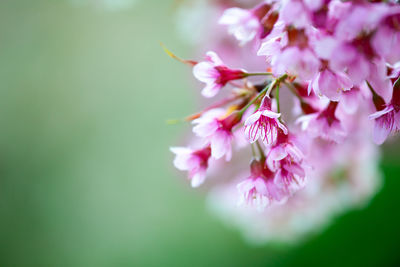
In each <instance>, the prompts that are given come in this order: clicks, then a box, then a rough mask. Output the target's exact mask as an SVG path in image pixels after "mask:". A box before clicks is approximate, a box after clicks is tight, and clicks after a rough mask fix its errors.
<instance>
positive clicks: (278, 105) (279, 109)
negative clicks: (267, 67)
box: [275, 85, 281, 113]
mask: <svg viewBox="0 0 400 267" xmlns="http://www.w3.org/2000/svg"><path fill="white" fill-rule="evenodd" d="M275 98H276V105H277V109H278V113H281V104H280V101H279V85H278V86H277V87H276V94H275Z"/></svg>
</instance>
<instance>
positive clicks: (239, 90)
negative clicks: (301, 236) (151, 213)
mask: <svg viewBox="0 0 400 267" xmlns="http://www.w3.org/2000/svg"><path fill="white" fill-rule="evenodd" d="M217 2H218V3H214V4H213V5H214V6H218V7H220V8H221V7H223V9H224V10H223V12H222V14H220V16H219V18H216V19H215V22H216V24H217V25H218V26H215V27H213V26H210V29H213V28H215V30H214V31H216V32H218V36H217V37H216V38H210V39H209V40H210V41H209V43H208V45H209V47H210V48H211V49H212V50H214V51H218V54H217V53H216V52H213V51H209V52H207V53H206V54H205V57H204V60H200V61H187V60H182V59H179V58H178V59H179V60H180V61H182V62H184V63H186V64H188V65H189V66H190V67H191V68H192V69H193V75H194V77H195V78H196V79H197V80H198V81H199V82H201V83H203V84H204V87H203V89H202V90H201V94H202V96H203V97H205V98H206V99H207V100H209V99H212V98H216V100H214V101H213V102H212V103H211V104H210V105H209V106H208V107H206V108H205V109H204V110H202V111H200V112H198V113H196V114H194V115H192V116H189V117H187V118H186V120H187V121H191V122H192V124H193V125H194V127H193V133H194V134H195V136H196V138H197V139H196V141H194V142H192V143H191V144H190V145H189V146H188V147H173V148H171V151H172V152H173V153H175V155H176V157H175V160H174V165H175V166H176V167H177V168H178V169H179V170H183V171H187V172H188V178H189V179H190V180H191V184H192V186H193V187H197V186H200V185H201V184H202V183H203V182H205V180H206V177H208V176H227V175H226V173H228V172H229V171H228V169H232V170H233V169H235V170H236V169H237V170H236V172H238V173H242V172H245V174H244V175H239V178H234V177H233V178H231V177H225V178H224V179H222V180H223V181H221V184H222V186H216V187H215V188H216V189H215V190H214V191H215V192H218V193H217V194H214V195H213V197H212V198H213V199H214V201H217V202H219V203H225V202H226V201H225V200H227V199H229V201H228V202H235V203H236V201H232V199H236V200H237V202H238V203H239V204H240V205H241V206H242V208H244V209H247V210H252V207H254V208H255V209H256V210H258V213H257V215H254V216H258V217H260V216H264V215H262V214H267V215H268V216H269V217H274V216H275V215H276V216H278V217H279V216H283V215H282V214H284V216H286V217H294V216H293V215H294V214H297V215H299V214H302V215H303V217H304V216H307V215H306V214H307V213H306V210H308V208H309V207H310V206H312V204H311V203H312V202H314V201H316V202H318V199H323V198H326V197H327V196H328V195H330V193H329V192H331V193H332V194H331V195H335V194H336V193H337V194H338V192H339V191H340V190H341V186H342V185H344V184H347V185H349V186H351V190H350V192H351V194H348V195H351V198H349V199H351V200H349V202H352V201H353V200H354V202H355V200H356V199H359V198H361V196H364V195H368V194H372V193H373V192H374V191H375V189H376V185H377V184H379V182H378V181H377V180H374V178H371V179H368V178H367V177H369V176H371V177H378V176H379V174H377V173H378V171H377V170H376V168H375V166H376V165H377V154H378V153H377V145H381V144H383V143H384V142H385V141H386V139H387V138H388V137H389V136H391V135H393V134H395V133H396V132H397V131H398V130H400V5H399V4H398V3H397V1H366V0H354V1H339V0H313V1H309V0H281V1H274V0H269V1H250V2H254V6H252V7H248V6H246V4H243V3H242V4H240V3H231V4H230V5H228V4H227V2H230V1H217ZM231 2H233V1H231ZM235 5H237V6H235ZM220 29H223V30H224V31H227V33H226V35H224V34H223V33H222V32H221V30H220ZM209 34H210V36H212V31H210V33H209ZM221 36H224V37H221ZM229 36H230V37H229ZM203 38H204V39H206V40H208V39H207V36H203ZM229 38H230V39H229ZM226 40H228V41H226ZM233 40H234V41H233ZM205 44H206V45H207V42H205ZM169 53H170V52H169ZM219 54H220V55H223V56H224V57H222V56H221V57H220V56H219ZM170 55H172V54H171V53H170ZM172 56H173V57H175V58H177V57H176V56H174V55H172ZM221 58H223V59H224V60H225V62H230V63H229V64H228V63H225V62H224V61H223V60H222V59H221ZM233 64H236V65H238V66H239V67H232V65H233ZM248 69H252V70H254V71H248ZM373 143H375V145H374V144H373ZM246 148H247V149H246ZM235 154H237V155H238V156H236V157H235ZM228 162H231V163H228ZM243 162H244V163H245V164H246V165H247V167H244V168H246V169H247V171H245V170H246V169H244V168H242V167H241V168H237V167H238V166H241V165H242V164H241V163H243ZM371 162H372V163H371ZM367 165H368V166H370V167H369V168H367V167H366V166H367ZM362 169H364V170H366V169H368V170H369V173H367V174H365V173H363V170H362ZM341 170H343V172H341ZM338 173H339V174H338ZM360 173H362V174H360ZM224 174H225V175H224ZM233 175H234V174H233ZM230 176H231V175H230ZM235 176H237V175H235ZM361 176H363V177H361ZM363 179H364V180H363ZM371 184H374V185H375V187H374V186H372V185H371ZM232 185H234V186H233V187H234V188H235V190H231V188H233V187H232ZM368 185H371V186H368ZM233 191H234V193H233ZM216 196H217V197H216ZM224 196H228V197H224ZM235 196H236V197H235ZM304 203H307V204H304ZM219 206H221V205H219ZM225 207H226V205H225ZM302 208H304V209H303V210H304V213H301V212H299V210H302ZM315 209H317V208H316V207H315ZM225 210H229V209H227V208H225ZM260 211H262V212H261V213H260ZM260 214H261V215H260ZM277 214H278V215H277ZM254 216H253V215H252V217H251V218H254ZM300 217H301V216H300ZM328 217H329V216H328ZM282 225H285V224H281V225H280V226H279V227H282ZM271 227H272V226H271Z"/></svg>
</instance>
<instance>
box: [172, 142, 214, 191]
mask: <svg viewBox="0 0 400 267" xmlns="http://www.w3.org/2000/svg"><path fill="white" fill-rule="evenodd" d="M171 151H172V152H173V153H175V155H176V156H175V160H174V165H175V167H176V168H177V169H179V170H181V171H188V175H189V179H190V180H191V184H192V187H198V186H199V185H201V184H202V183H203V182H204V180H205V178H206V171H207V167H208V160H209V158H210V156H211V148H210V147H209V146H207V147H205V148H203V149H200V150H193V149H190V148H186V147H171Z"/></svg>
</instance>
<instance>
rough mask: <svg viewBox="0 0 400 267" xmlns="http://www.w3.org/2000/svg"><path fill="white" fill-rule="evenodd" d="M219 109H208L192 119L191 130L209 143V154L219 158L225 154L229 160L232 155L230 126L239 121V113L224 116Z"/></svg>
mask: <svg viewBox="0 0 400 267" xmlns="http://www.w3.org/2000/svg"><path fill="white" fill-rule="evenodd" d="M221 116H223V115H222V113H221V110H210V111H208V112H206V113H205V114H203V115H202V116H201V117H200V118H198V119H195V120H193V123H194V124H197V125H196V126H195V127H193V132H194V133H195V134H196V135H197V136H200V137H203V138H205V139H206V140H207V141H208V142H210V145H211V156H212V157H213V158H215V159H220V158H222V157H223V156H225V158H226V160H227V161H229V160H230V159H231V157H232V145H231V142H232V140H233V134H232V128H233V127H234V126H235V125H236V124H237V123H239V122H240V120H241V115H240V114H237V113H233V114H231V115H229V116H228V117H226V118H224V117H221Z"/></svg>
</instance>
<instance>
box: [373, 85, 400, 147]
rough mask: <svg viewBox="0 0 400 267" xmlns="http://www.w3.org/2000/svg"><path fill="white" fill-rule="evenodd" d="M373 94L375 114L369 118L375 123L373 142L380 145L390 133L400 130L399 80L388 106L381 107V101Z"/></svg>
mask: <svg viewBox="0 0 400 267" xmlns="http://www.w3.org/2000/svg"><path fill="white" fill-rule="evenodd" d="M373 93H374V98H373V101H374V104H375V106H376V108H377V110H378V111H377V112H375V113H373V114H371V115H370V116H369V118H370V119H371V120H374V121H375V125H374V135H373V137H374V142H375V143H376V144H378V145H381V144H383V143H384V142H385V140H386V139H387V137H388V136H389V135H390V133H392V132H394V131H398V130H400V78H398V79H397V80H396V81H395V83H394V85H393V96H392V100H391V102H390V104H389V105H386V106H385V105H383V103H384V102H383V99H382V98H381V97H380V96H378V95H376V93H375V91H373Z"/></svg>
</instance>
